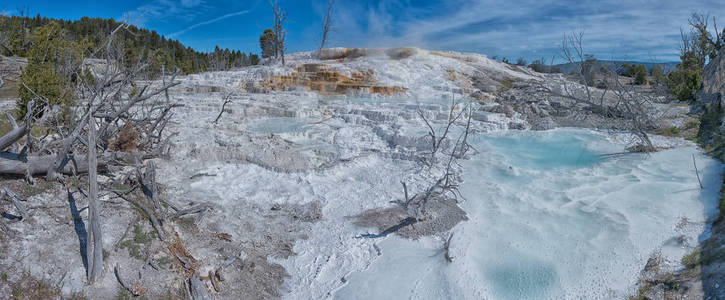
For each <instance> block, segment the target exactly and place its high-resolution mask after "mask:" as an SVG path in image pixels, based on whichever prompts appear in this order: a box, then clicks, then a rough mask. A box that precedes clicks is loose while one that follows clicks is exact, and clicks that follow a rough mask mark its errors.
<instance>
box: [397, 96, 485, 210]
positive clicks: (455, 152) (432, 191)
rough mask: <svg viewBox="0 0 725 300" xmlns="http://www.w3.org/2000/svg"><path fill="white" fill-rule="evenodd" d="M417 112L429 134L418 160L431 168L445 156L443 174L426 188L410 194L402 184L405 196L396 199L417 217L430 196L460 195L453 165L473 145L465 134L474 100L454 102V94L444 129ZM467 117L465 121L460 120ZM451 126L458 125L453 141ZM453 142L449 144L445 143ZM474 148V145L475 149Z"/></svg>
mask: <svg viewBox="0 0 725 300" xmlns="http://www.w3.org/2000/svg"><path fill="white" fill-rule="evenodd" d="M417 113H418V116H419V117H420V118H421V120H422V121H423V123H425V125H426V127H427V128H428V137H430V141H431V146H430V152H428V153H425V154H424V155H423V156H422V157H421V161H422V163H423V164H424V165H426V166H427V167H428V168H430V169H433V167H434V165H435V164H436V163H438V162H439V161H440V159H442V158H444V159H445V160H444V164H443V165H442V170H443V172H442V174H441V175H440V176H438V177H437V179H436V180H435V181H434V182H433V183H432V184H431V185H430V186H428V187H427V188H425V189H424V190H423V191H421V192H420V193H417V194H414V195H412V196H410V195H409V190H408V186H407V184H406V183H405V181H403V182H401V184H402V185H403V192H404V197H405V198H404V199H403V200H398V201H395V202H396V203H398V204H399V205H401V206H402V207H403V209H405V210H406V211H408V213H409V214H411V215H412V216H415V217H416V218H421V217H423V216H424V215H426V213H427V211H426V206H427V204H428V202H429V201H430V200H431V199H434V198H437V197H452V198H455V199H458V198H459V197H462V194H461V193H460V190H459V189H458V188H459V183H460V179H459V178H458V175H457V173H456V172H455V170H454V167H455V166H457V165H458V159H461V158H464V157H465V156H466V154H467V152H468V151H469V150H471V149H473V147H472V146H471V145H470V144H469V143H468V137H469V135H470V134H471V131H472V128H471V119H472V115H473V103H472V102H467V103H463V104H461V103H457V102H456V99H455V97H453V98H452V99H451V106H450V108H449V110H448V118H447V119H446V121H445V124H444V127H443V132H442V133H438V132H436V129H435V127H434V125H433V124H432V123H431V121H430V120H429V119H428V118H427V117H426V116H425V113H424V112H423V110H422V109H421V108H420V107H418V110H417ZM464 116H465V117H466V120H465V123H463V124H460V123H461V122H463V121H462V120H461V118H462V117H464ZM454 127H460V129H461V132H460V134H459V135H458V138H456V139H455V141H454V142H453V143H451V141H453V140H452V139H451V138H450V135H451V134H453V129H454ZM449 144H452V146H448V145H449ZM474 150H475V149H474Z"/></svg>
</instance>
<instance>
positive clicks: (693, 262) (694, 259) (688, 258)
mask: <svg viewBox="0 0 725 300" xmlns="http://www.w3.org/2000/svg"><path fill="white" fill-rule="evenodd" d="M701 255H702V250H701V249H699V248H698V249H697V250H695V251H692V252H691V253H690V254H687V255H685V256H683V257H682V265H684V266H685V268H688V269H692V268H694V267H696V266H697V265H698V264H700V256H701Z"/></svg>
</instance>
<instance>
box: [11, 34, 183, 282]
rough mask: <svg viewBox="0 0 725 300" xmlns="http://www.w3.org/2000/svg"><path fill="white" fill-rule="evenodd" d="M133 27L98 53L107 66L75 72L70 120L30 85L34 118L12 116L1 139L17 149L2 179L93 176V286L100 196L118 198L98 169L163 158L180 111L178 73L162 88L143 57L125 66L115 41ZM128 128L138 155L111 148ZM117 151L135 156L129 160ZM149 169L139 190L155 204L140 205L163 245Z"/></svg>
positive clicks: (98, 267)
mask: <svg viewBox="0 0 725 300" xmlns="http://www.w3.org/2000/svg"><path fill="white" fill-rule="evenodd" d="M127 28H128V25H127V24H121V25H120V26H118V27H117V28H115V29H114V30H113V31H112V32H111V33H110V35H109V36H108V39H107V41H105V42H104V43H103V44H102V48H100V49H96V50H95V51H96V52H95V53H96V54H99V55H101V58H102V61H103V62H104V63H103V65H102V66H101V67H100V68H98V67H95V68H93V69H91V68H89V67H87V66H85V68H84V67H81V68H74V69H76V70H75V71H73V72H74V73H73V74H72V75H73V76H74V78H77V80H76V81H75V86H74V87H73V91H74V92H73V95H74V96H75V99H74V100H75V101H74V102H75V103H76V105H75V106H74V107H72V108H71V111H70V116H69V117H63V116H61V114H62V113H63V112H62V111H61V109H60V108H59V107H57V106H56V105H51V103H53V101H50V99H46V98H45V97H43V96H41V95H38V94H36V93H35V92H34V91H33V90H32V89H30V88H29V87H28V86H25V85H24V88H26V89H28V90H29V91H31V93H33V94H34V95H35V97H34V99H33V100H32V101H30V102H29V103H28V106H27V114H26V115H25V116H24V117H23V119H22V123H21V124H20V125H19V124H17V122H15V120H14V119H13V118H12V117H11V116H9V115H8V118H9V119H10V122H11V124H12V126H13V129H12V130H11V131H10V132H8V133H7V134H5V135H4V136H2V137H0V150H10V152H5V153H4V155H3V156H2V158H0V174H18V175H22V174H25V175H26V178H28V181H30V182H34V181H33V179H32V175H36V174H45V175H46V179H47V180H48V181H55V180H59V181H61V182H63V183H64V184H65V178H64V177H63V174H67V175H73V176H75V181H76V182H77V181H78V179H79V178H78V177H77V176H78V174H79V173H86V172H87V173H88V193H83V194H84V195H87V198H88V208H89V217H88V223H87V226H88V229H87V232H88V236H89V238H88V246H87V247H86V249H87V251H88V252H87V257H88V262H89V263H88V269H87V276H88V281H89V282H91V283H92V282H94V281H97V280H99V279H100V277H101V274H102V271H103V248H102V232H101V221H102V220H101V217H100V212H99V210H100V206H99V199H98V198H99V195H100V191H101V189H102V188H103V189H106V190H108V191H111V192H114V193H116V194H117V195H118V194H119V193H117V191H116V190H115V189H114V188H112V187H110V186H99V184H98V174H99V171H105V170H106V168H105V167H106V166H108V165H111V164H122V165H131V164H132V163H134V162H135V163H136V164H137V165H138V159H139V158H150V157H156V156H160V155H162V154H163V153H164V149H165V148H166V147H167V145H168V139H169V138H170V136H172V135H173V134H169V133H165V132H164V130H165V128H166V126H167V124H168V122H169V120H170V118H171V116H172V109H173V108H174V107H176V106H177V105H175V104H172V103H171V99H170V97H169V92H168V90H169V88H171V87H173V86H175V85H177V84H178V82H176V81H175V78H176V75H177V74H178V72H174V73H172V74H170V75H168V74H164V73H165V71H164V70H162V77H161V78H162V79H161V82H160V83H155V82H145V83H144V82H143V81H141V79H142V78H143V76H144V75H143V74H144V72H145V70H146V69H147V68H149V64H147V63H145V62H144V61H143V59H138V60H137V61H138V63H136V64H134V65H131V66H128V65H126V64H124V54H125V51H124V45H123V43H122V42H120V41H117V40H115V39H114V38H115V36H116V34H117V33H118V32H119V31H120V30H126V29H127ZM81 61H82V60H81ZM38 104H40V105H38ZM35 126H37V127H41V128H44V129H45V132H46V133H45V135H44V136H43V137H35V136H33V135H32V134H31V132H32V130H31V128H34V127H35ZM124 130H127V131H129V132H134V133H136V134H137V135H138V139H132V140H133V141H134V142H137V145H134V147H132V148H133V149H110V148H109V145H110V144H112V143H113V140H114V139H117V138H119V136H120V135H121V132H122V131H124ZM20 143H22V150H20V152H19V153H14V152H17V149H18V148H20V146H21V145H20ZM115 150H134V151H135V152H134V153H133V154H130V153H129V155H124V154H121V153H119V152H116V151H115ZM13 151H14V152H13ZM129 156H130V157H132V159H129ZM99 167H103V168H101V169H99ZM144 171H145V172H144V174H146V175H147V176H145V177H139V179H138V180H137V181H138V183H139V186H142V187H148V186H151V187H152V188H151V191H152V192H151V193H149V194H150V196H149V198H151V202H152V203H153V204H154V205H153V206H152V208H146V207H145V205H144V204H143V203H140V202H136V203H134V204H135V205H136V206H139V207H141V208H142V209H144V211H145V212H146V213H147V214H148V216H149V217H150V219H151V222H152V224H153V226H154V228H155V229H156V230H157V232H158V233H159V237H160V238H161V239H162V240H163V237H164V235H163V232H164V231H163V228H161V223H160V222H159V221H158V220H157V219H156V215H158V214H160V212H161V211H162V210H161V207H162V205H161V204H159V203H158V201H159V200H158V197H157V194H158V187H157V186H156V182H155V179H153V180H150V178H155V172H154V166H153V164H150V165H149V164H147V166H146V167H145V169H144ZM78 188H79V189H80V187H78ZM2 195H3V197H4V198H7V199H10V201H11V202H13V203H16V202H17V200H18V197H17V195H14V194H12V192H10V191H9V190H5V189H3V191H2ZM120 197H121V198H124V197H123V196H120ZM125 199H127V200H129V201H130V202H133V201H135V200H133V199H130V198H125ZM17 203H19V202H17ZM16 207H18V210H19V211H20V214H21V217H25V216H26V215H27V212H26V211H25V210H24V209H21V207H22V206H18V205H17V204H16ZM117 276H118V274H117ZM119 280H120V278H119Z"/></svg>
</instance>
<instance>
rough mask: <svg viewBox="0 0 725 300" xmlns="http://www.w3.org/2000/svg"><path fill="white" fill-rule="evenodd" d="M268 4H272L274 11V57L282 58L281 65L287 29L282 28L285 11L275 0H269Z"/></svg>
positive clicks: (284, 20) (285, 18)
mask: <svg viewBox="0 0 725 300" xmlns="http://www.w3.org/2000/svg"><path fill="white" fill-rule="evenodd" d="M269 4H270V5H271V6H272V11H273V12H274V22H273V26H272V30H273V31H274V49H275V52H274V57H275V58H279V57H281V58H282V65H283V66H284V65H285V61H284V52H285V44H284V43H285V37H286V35H287V31H286V30H285V29H284V23H285V22H287V13H286V12H284V11H283V10H282V8H281V7H280V6H279V2H278V1H277V0H269Z"/></svg>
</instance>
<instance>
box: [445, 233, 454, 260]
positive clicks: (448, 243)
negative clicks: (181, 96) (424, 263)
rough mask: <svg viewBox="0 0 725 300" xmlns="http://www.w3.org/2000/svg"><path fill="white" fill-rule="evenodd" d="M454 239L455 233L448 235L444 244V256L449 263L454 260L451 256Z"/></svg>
mask: <svg viewBox="0 0 725 300" xmlns="http://www.w3.org/2000/svg"><path fill="white" fill-rule="evenodd" d="M452 239H453V233H451V235H449V236H448V239H447V240H446V242H445V243H444V244H443V249H444V250H445V252H444V253H443V256H444V257H445V258H446V261H448V262H449V263H451V262H453V257H452V256H451V240H452Z"/></svg>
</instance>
